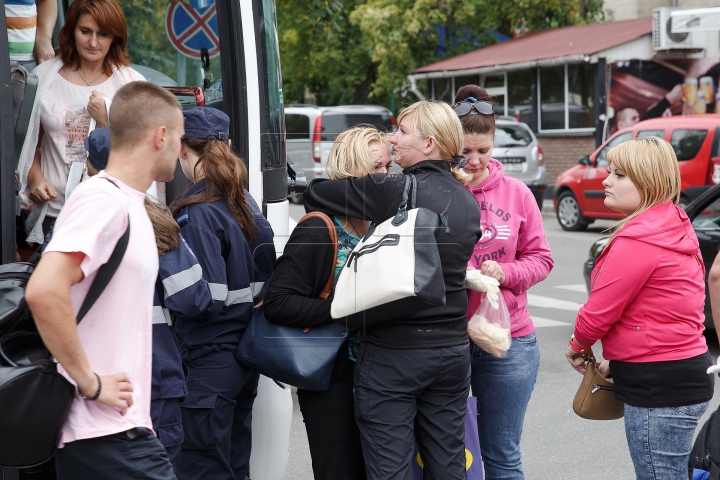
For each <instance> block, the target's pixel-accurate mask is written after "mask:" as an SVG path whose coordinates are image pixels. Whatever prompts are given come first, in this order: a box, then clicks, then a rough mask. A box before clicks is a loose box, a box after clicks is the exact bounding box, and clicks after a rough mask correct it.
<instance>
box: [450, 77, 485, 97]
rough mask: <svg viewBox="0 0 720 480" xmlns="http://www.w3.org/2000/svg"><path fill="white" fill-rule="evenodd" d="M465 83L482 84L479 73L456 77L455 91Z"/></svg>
mask: <svg viewBox="0 0 720 480" xmlns="http://www.w3.org/2000/svg"><path fill="white" fill-rule="evenodd" d="M465 85H480V76H479V75H465V76H463V77H455V92H456V93H457V91H458V90H460V87H464V86H465ZM453 98H454V97H453Z"/></svg>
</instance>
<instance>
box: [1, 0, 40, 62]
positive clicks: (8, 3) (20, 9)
mask: <svg viewBox="0 0 720 480" xmlns="http://www.w3.org/2000/svg"><path fill="white" fill-rule="evenodd" d="M5 18H6V19H7V30H8V43H9V47H10V62H11V63H13V62H29V61H32V60H33V59H34V57H33V49H34V48H35V32H36V31H37V8H36V7H35V0H5Z"/></svg>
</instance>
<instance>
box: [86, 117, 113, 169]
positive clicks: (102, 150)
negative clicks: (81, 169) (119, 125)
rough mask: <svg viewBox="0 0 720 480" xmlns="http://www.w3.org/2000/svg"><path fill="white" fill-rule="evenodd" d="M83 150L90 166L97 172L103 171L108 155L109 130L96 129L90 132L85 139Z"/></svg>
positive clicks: (107, 128) (106, 128)
mask: <svg viewBox="0 0 720 480" xmlns="http://www.w3.org/2000/svg"><path fill="white" fill-rule="evenodd" d="M85 150H87V151H88V160H90V164H91V165H92V166H93V167H95V168H96V169H97V170H98V171H99V170H105V167H107V162H108V156H109V155H110V128H109V127H103V128H96V129H95V130H93V131H92V132H90V135H88V137H87V138H86V139H85Z"/></svg>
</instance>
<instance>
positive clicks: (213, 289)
mask: <svg viewBox="0 0 720 480" xmlns="http://www.w3.org/2000/svg"><path fill="white" fill-rule="evenodd" d="M208 287H210V293H211V294H212V299H213V300H215V301H220V300H221V301H223V302H224V301H225V299H226V298H227V296H228V287H227V285H223V284H222V283H208Z"/></svg>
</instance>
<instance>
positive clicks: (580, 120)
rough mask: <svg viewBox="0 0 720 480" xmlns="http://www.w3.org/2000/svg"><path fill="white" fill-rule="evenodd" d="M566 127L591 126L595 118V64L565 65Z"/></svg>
mask: <svg viewBox="0 0 720 480" xmlns="http://www.w3.org/2000/svg"><path fill="white" fill-rule="evenodd" d="M567 75H568V82H567V83H568V97H567V100H568V102H567V103H568V121H569V123H570V125H568V128H593V127H594V126H595V125H594V123H595V122H594V118H595V102H594V98H595V65H590V64H576V65H568V66H567Z"/></svg>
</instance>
